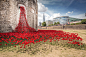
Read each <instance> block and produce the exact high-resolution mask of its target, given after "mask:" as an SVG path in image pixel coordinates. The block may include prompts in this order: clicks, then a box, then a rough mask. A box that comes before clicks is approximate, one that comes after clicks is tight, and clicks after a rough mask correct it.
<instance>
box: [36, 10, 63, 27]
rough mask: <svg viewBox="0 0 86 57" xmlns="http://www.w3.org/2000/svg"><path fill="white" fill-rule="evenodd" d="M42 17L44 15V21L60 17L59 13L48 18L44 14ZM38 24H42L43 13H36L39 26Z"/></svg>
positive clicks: (47, 15)
mask: <svg viewBox="0 0 86 57" xmlns="http://www.w3.org/2000/svg"><path fill="white" fill-rule="evenodd" d="M44 15H45V21H47V20H53V18H55V17H59V16H61V14H60V13H54V14H52V16H50V15H49V14H47V13H44ZM39 22H43V13H41V12H38V25H39Z"/></svg>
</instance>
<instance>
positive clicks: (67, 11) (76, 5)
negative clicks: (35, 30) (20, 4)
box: [38, 0, 86, 25]
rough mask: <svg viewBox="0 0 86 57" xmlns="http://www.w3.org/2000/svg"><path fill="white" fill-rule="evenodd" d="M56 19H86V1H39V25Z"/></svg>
mask: <svg viewBox="0 0 86 57" xmlns="http://www.w3.org/2000/svg"><path fill="white" fill-rule="evenodd" d="M43 13H44V14H45V21H47V20H53V18H55V17H60V16H69V17H74V18H79V19H86V16H85V13H86V0H38V25H39V22H43Z"/></svg>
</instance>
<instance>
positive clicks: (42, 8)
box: [38, 2, 48, 12]
mask: <svg viewBox="0 0 86 57" xmlns="http://www.w3.org/2000/svg"><path fill="white" fill-rule="evenodd" d="M47 10H48V8H47V7H45V6H44V5H43V4H42V3H39V2H38V11H39V12H45V11H47Z"/></svg>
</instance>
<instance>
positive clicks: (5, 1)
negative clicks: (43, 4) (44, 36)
mask: <svg viewBox="0 0 86 57" xmlns="http://www.w3.org/2000/svg"><path fill="white" fill-rule="evenodd" d="M20 6H23V7H24V8H25V12H26V18H27V22H28V24H29V26H30V27H32V28H34V29H36V31H37V30H38V5H37V0H0V33H5V32H12V31H13V30H14V29H15V28H16V26H18V23H19V16H20V9H19V7H20Z"/></svg>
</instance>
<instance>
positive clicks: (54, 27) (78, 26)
mask: <svg viewBox="0 0 86 57" xmlns="http://www.w3.org/2000/svg"><path fill="white" fill-rule="evenodd" d="M38 29H77V30H83V29H86V24H80V25H66V26H46V27H40V26H39V27H38Z"/></svg>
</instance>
